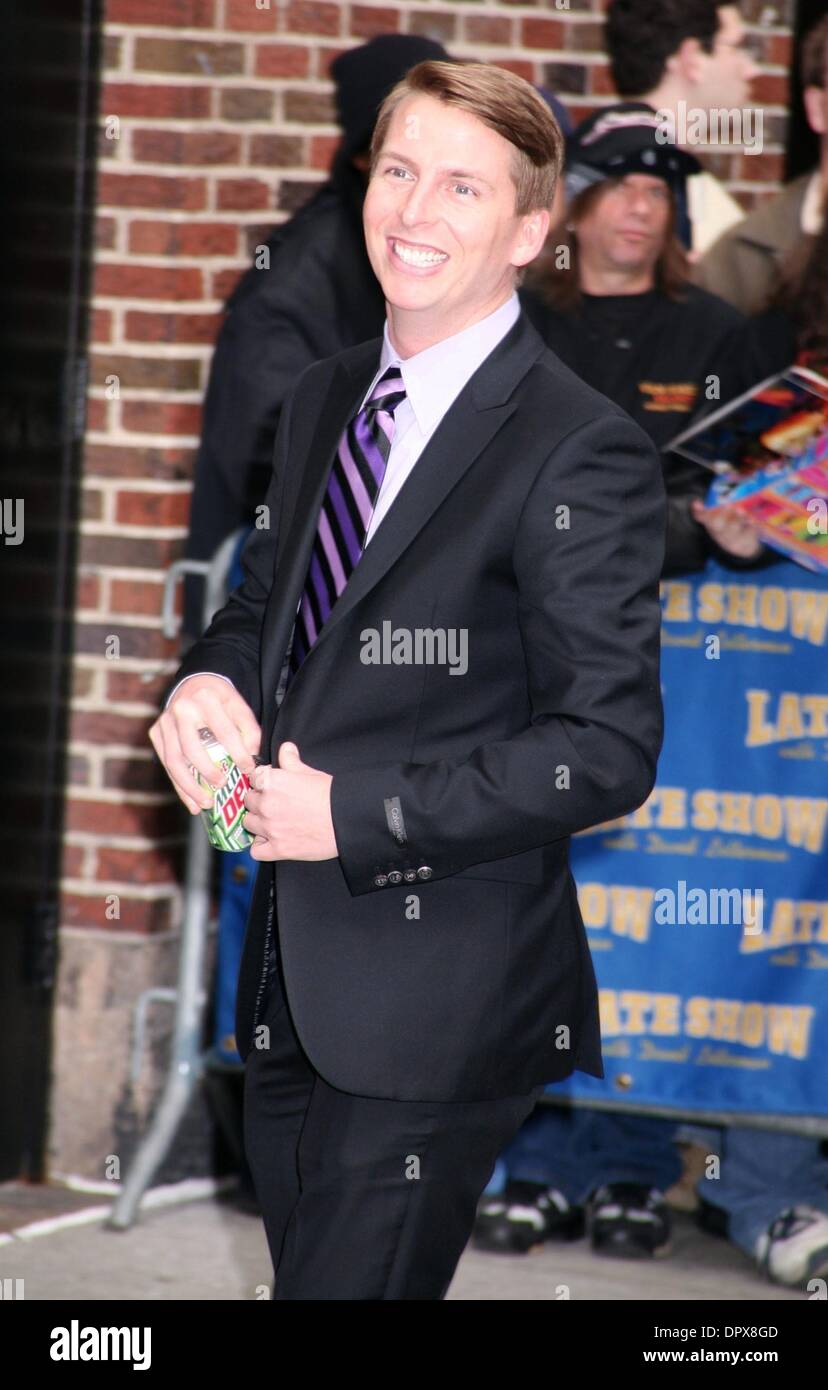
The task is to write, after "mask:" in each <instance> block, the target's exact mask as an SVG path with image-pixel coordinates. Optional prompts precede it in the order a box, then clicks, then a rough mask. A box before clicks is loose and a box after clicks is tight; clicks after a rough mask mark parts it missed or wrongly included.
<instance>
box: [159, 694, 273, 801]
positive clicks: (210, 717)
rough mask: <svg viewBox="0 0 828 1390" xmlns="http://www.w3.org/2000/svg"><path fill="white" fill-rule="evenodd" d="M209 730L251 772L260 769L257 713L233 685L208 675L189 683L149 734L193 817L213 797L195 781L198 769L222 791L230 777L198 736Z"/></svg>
mask: <svg viewBox="0 0 828 1390" xmlns="http://www.w3.org/2000/svg"><path fill="white" fill-rule="evenodd" d="M205 727H206V728H208V729H210V731H211V732H212V734H213V735H214V737H215V738H216V739H217V740H218V742H219V743H221V744H223V745H224V747H225V748H226V749H227V752H228V753H229V754H230V757H231V758H232V759H233V761H234V762H235V763H237V764H238V766H239V767H240V768H241V770H242V772H246V773H248V774H249V773H251V772H252V771H253V768H254V767H255V766H256V755H257V754H258V751H259V747H260V744H261V739H262V732H261V729H260V728H259V725H258V721H257V719H256V716H255V714H254V713H253V711H252V709H251V708H250V706H249V705H248V703H247V701H246V700H243V699H242V697H241V695H240V694H239V692H238V691H237V690H236V688H235V686H233V685H231V684H230V682H229V681H226V680H222V678H221V676H206V675H205V676H190V677H189V679H188V680H186V681H184V683H183V684H182V685H181V686H180V688H179V689H178V690H177V691H176V692H175V695H174V696H173V698H172V699H171V701H170V703H169V705H168V706H167V708H166V709H165V710H164V712H163V713H162V714H161V715H160V716H159V718H158V719H156V721H155V723H154V724H153V726H152V728H151V729H150V731H149V736H150V742H151V743H152V746H153V748H154V749H155V751H156V753H157V754H158V757H159V758H160V759H161V762H162V763H163V765H164V768H165V771H166V773H167V775H168V777H169V778H170V781H171V782H172V784H173V786H174V787H175V790H176V791H177V792H178V795H179V796H180V798H181V800H182V801H183V802H184V805H185V806H186V807H187V810H188V811H189V812H190V813H191V814H192V815H194V816H195V815H198V813H199V812H200V811H202V810H205V811H206V810H208V809H209V808H210V807H211V806H212V805H213V797H212V795H211V794H210V793H209V792H206V791H205V790H204V788H203V787H201V786H200V785H199V783H198V782H196V780H195V778H194V777H193V771H192V770H193V768H194V767H195V768H197V769H198V771H199V772H200V773H201V775H202V776H203V777H204V778H205V779H206V780H207V781H208V782H209V783H210V785H211V786H213V787H220V786H221V784H222V783H223V781H224V780H225V775H226V774H225V773H224V772H222V770H221V768H220V767H217V766H216V764H215V763H214V762H213V760H212V758H210V757H209V755H208V753H207V751H206V749H205V747H204V744H203V743H202V742H201V739H200V738H199V733H198V731H199V729H203V728H205Z"/></svg>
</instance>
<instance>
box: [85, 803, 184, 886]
mask: <svg viewBox="0 0 828 1390" xmlns="http://www.w3.org/2000/svg"><path fill="white" fill-rule="evenodd" d="M184 814H185V815H186V814H187V813H186V811H185V812H184ZM182 866H183V850H182V848H181V847H180V846H176V847H172V846H171V847H170V848H168V849H162V848H159V847H157V846H153V847H149V846H148V847H147V848H146V849H114V848H113V847H111V846H108V845H102V846H101V847H100V848H99V849H98V851H97V853H96V855H95V876H96V878H98V879H100V880H104V881H106V882H110V883H139V884H142V885H143V884H156V883H158V884H161V883H176V882H177V881H178V879H179V878H180V877H181V870H182Z"/></svg>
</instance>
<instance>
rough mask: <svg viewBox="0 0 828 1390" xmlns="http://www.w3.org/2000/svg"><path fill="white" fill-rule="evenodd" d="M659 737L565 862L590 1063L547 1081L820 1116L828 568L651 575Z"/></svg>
mask: <svg viewBox="0 0 828 1390" xmlns="http://www.w3.org/2000/svg"><path fill="white" fill-rule="evenodd" d="M662 609H663V629H662V642H663V646H662V689H663V696H664V710H665V741H664V749H663V752H662V755H661V759H660V762H659V773H658V780H657V783H656V786H655V788H654V790H653V792H652V794H651V795H650V797H649V798H648V800H647V802H646V803H645V805H644V806H642V807H641V808H640V809H639V810H638V811H636V812H634V813H633V814H632V815H629V816H625V817H623V818H622V819H620V820H618V821H615V822H612V823H611V824H607V825H602V826H600V827H597V828H596V829H594V830H592V831H590V832H588V833H586V834H584V835H580V836H578V837H577V838H576V839H574V840H573V842H572V855H571V862H572V871H573V874H574V876H575V880H576V883H577V885H578V897H579V901H580V904H581V911H582V914H583V918H584V923H585V926H586V929H587V936H588V939H589V943H590V947H591V950H592V953H593V959H594V962H595V969H596V974H597V977H598V986H599V990H600V997H601V1025H602V1037H603V1054H604V1069H605V1073H606V1075H605V1079H604V1081H598V1080H595V1079H593V1078H592V1077H588V1076H585V1075H583V1074H582V1073H575V1075H574V1076H573V1077H572V1078H570V1080H569V1081H568V1082H567V1083H565V1084H564V1086H563V1087H562V1086H561V1085H556V1086H554V1087H553V1088H551V1089H552V1090H554V1092H555V1093H556V1094H560V1093H561V1091H562V1090H565V1091H566V1092H568V1093H569V1094H571V1095H572V1096H573V1097H576V1098H578V1099H579V1100H585V1101H586V1100H589V1099H597V1098H599V1097H600V1098H602V1099H612V1100H613V1101H615V1102H618V1101H625V1100H626V1101H629V1103H630V1105H631V1106H633V1107H634V1106H636V1105H642V1104H655V1105H669V1106H676V1107H679V1108H682V1109H685V1110H687V1111H688V1112H692V1111H693V1110H721V1111H729V1112H733V1113H739V1112H751V1111H756V1112H762V1113H767V1114H777V1115H786V1116H790V1115H825V1114H828V1064H826V1059H828V1010H826V1007H825V994H826V986H828V855H826V840H827V839H828V578H825V577H822V576H818V575H816V574H813V573H810V572H809V571H807V570H805V569H802V568H801V567H799V566H797V565H795V564H793V563H792V562H790V561H785V560H783V561H780V562H779V563H777V564H774V565H771V566H770V567H768V568H767V569H762V570H754V571H744V570H742V571H737V570H728V569H725V568H723V567H721V566H719V565H717V564H715V563H714V562H713V561H711V562H709V563H708V565H707V567H706V568H705V570H704V571H702V572H701V573H699V574H697V575H691V576H687V577H683V578H677V579H669V580H665V581H664V582H663V583H662Z"/></svg>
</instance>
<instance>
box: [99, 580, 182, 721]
mask: <svg viewBox="0 0 828 1390" xmlns="http://www.w3.org/2000/svg"><path fill="white" fill-rule="evenodd" d="M178 592H179V594H180V593H181V589H180V586H179V590H178ZM145 676H149V677H150V679H149V680H145V679H144V677H145ZM169 684H170V678H169V676H166V675H159V674H158V672H156V671H110V672H109V673H108V675H107V679H106V698H107V700H112V702H113V703H114V704H121V703H125V704H131V705H152V707H153V709H158V708H159V706H160V704H161V700H162V698H163V696H164V694H165V692H166V690H167V687H168V686H169Z"/></svg>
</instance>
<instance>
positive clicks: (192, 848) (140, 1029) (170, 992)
mask: <svg viewBox="0 0 828 1390" xmlns="http://www.w3.org/2000/svg"><path fill="white" fill-rule="evenodd" d="M241 535H242V531H241V530H239V531H235V532H234V533H233V534H232V535H231V536H228V538H227V540H225V541H223V542H222V544H221V545H220V546H219V548H218V550H217V551H216V553H215V555H214V556H213V558H212V560H210V561H205V560H178V561H176V563H175V564H173V565H172V566H171V567H170V570H169V573H168V575H167V578H166V582H165V585H164V599H163V607H162V625H163V631H164V636H165V637H170V638H172V637H175V636H176V635H177V632H178V622H177V619H176V616H175V593H176V586H177V584H178V582H179V580H180V579H181V578H183V576H184V575H185V574H196V575H202V576H203V577H204V607H203V613H202V616H203V626H204V627H207V625H208V624H209V622H210V620H211V619H212V616H213V614H214V613H215V612H216V610H217V609H218V608H220V607H221V606H222V604H223V603H224V600H225V598H226V594H227V575H228V573H229V570H230V565H231V561H232V558H233V554H234V552H235V549H236V546H237V545H238V542H239V538H240V537H241ZM211 865H212V849H211V846H210V842H209V840H208V839H207V836H206V835H205V833H204V825H203V824H202V820H201V817H200V816H192V817H191V818H190V826H189V832H188V836H187V858H186V871H185V879H184V912H183V919H182V923H181V946H180V954H179V962H178V982H177V984H176V986H175V988H174V989H168V988H158V987H153V988H151V989H147V990H144V992H143V993H142V994H141V995H140V997H139V999H138V1002H137V1004H136V1006H135V1030H134V1037H133V1044H132V1056H131V1067H130V1075H131V1079H132V1081H133V1083H135V1082H137V1080H138V1078H139V1076H140V1072H141V1062H142V1058H143V1054H144V1046H145V1040H146V1020H147V1012H148V1010H149V1008H150V1007H151V1005H152V1004H156V1003H164V1004H173V1005H174V1006H175V1023H174V1030H173V1040H172V1048H171V1052H170V1060H169V1066H168V1070H167V1079H166V1082H165V1085H164V1090H163V1094H162V1096H161V1100H160V1102H159V1104H158V1107H157V1109H156V1111H155V1114H154V1115H153V1118H152V1122H151V1124H150V1126H149V1129H148V1130H147V1132H146V1134H145V1135H144V1137H143V1139H142V1140H141V1143H140V1144H139V1146H138V1150H137V1152H136V1154H135V1157H134V1158H133V1160H132V1163H131V1164H130V1166H129V1171H128V1172H127V1175H126V1177H125V1179H124V1182H123V1186H122V1188H121V1191H120V1193H119V1195H118V1199H117V1201H116V1202H115V1205H114V1207H113V1209H112V1213H111V1215H110V1217H109V1219H108V1220H107V1222H106V1225H107V1226H109V1227H110V1228H114V1229H116V1230H126V1229H127V1228H128V1227H129V1226H130V1225H131V1224H132V1222H133V1221H134V1219H135V1215H136V1212H137V1210H138V1206H139V1204H140V1202H141V1198H142V1197H143V1195H144V1193H145V1192H146V1190H147V1188H148V1187H149V1186H150V1184H151V1182H152V1179H153V1176H154V1174H155V1173H156V1172H157V1171H158V1168H159V1167H160V1165H161V1163H162V1162H163V1160H164V1157H165V1155H166V1154H167V1151H168V1150H169V1148H170V1145H171V1144H172V1142H173V1140H174V1138H175V1134H176V1131H177V1129H178V1126H179V1124H180V1122H181V1119H182V1117H183V1115H184V1113H185V1111H186V1109H187V1106H188V1104H189V1102H190V1097H191V1096H192V1093H193V1090H194V1088H195V1086H196V1084H197V1083H198V1082H199V1080H200V1079H201V1077H202V1074H203V1071H204V1059H205V1056H206V1053H205V1052H204V1051H203V1050H202V1047H201V1029H202V1022H203V1018H204V1006H205V1003H206V1002H207V990H206V988H205V984H204V965H205V956H206V946H207V928H208V925H209V920H210V876H211Z"/></svg>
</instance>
